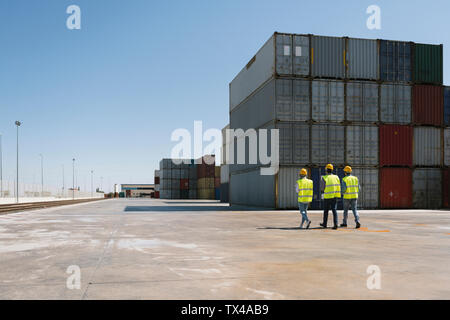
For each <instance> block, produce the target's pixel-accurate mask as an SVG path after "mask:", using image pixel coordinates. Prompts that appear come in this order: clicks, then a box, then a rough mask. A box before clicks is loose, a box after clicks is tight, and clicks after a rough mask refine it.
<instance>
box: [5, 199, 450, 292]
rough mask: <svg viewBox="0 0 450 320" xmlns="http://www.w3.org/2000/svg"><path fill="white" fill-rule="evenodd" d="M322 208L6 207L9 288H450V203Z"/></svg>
mask: <svg viewBox="0 0 450 320" xmlns="http://www.w3.org/2000/svg"><path fill="white" fill-rule="evenodd" d="M339 214H340V215H341V214H342V213H341V212H339ZM310 217H311V219H312V221H313V224H312V229H311V230H300V229H298V224H299V220H300V218H299V214H298V213H297V212H296V211H254V210H237V208H233V209H230V208H229V207H227V206H225V205H223V204H220V203H217V202H215V201H205V200H196V201H192V200H191V201H189V200H138V199H136V200H129V199H114V200H105V201H100V202H94V203H86V204H79V205H70V206H64V207H58V208H50V209H44V210H36V211H27V212H21V213H13V214H7V215H3V216H0V298H1V299H450V269H449V265H450V212H448V211H431V210H396V211H394V210H390V211H361V221H362V224H363V228H361V229H359V230H355V229H353V227H354V223H353V219H351V220H350V223H349V228H347V229H340V230H337V231H334V230H331V229H326V230H324V229H318V228H317V226H318V224H319V222H320V220H321V218H322V215H321V213H320V212H311V213H310ZM329 225H331V217H330V223H329ZM373 265H375V266H377V267H372V268H375V269H370V268H369V266H373ZM70 266H72V267H71V268H69V267H70ZM73 266H75V267H73ZM77 267H79V268H80V279H81V285H80V289H76V288H74V289H69V288H68V287H67V282H69V287H70V285H73V284H76V280H75V281H74V279H76V275H77V274H76V269H77ZM68 268H69V271H70V272H74V270H75V273H70V274H69V273H67V271H68ZM368 268H369V270H376V269H377V268H378V269H379V271H380V273H379V275H380V277H378V273H376V274H375V275H370V274H368V273H367V270H368ZM369 277H371V278H370V280H372V281H369V283H372V284H374V283H377V279H379V280H380V281H379V282H378V283H380V286H381V288H380V289H372V290H369V289H368V286H367V282H368V281H367V280H368V278H369ZM374 279H375V280H374Z"/></svg>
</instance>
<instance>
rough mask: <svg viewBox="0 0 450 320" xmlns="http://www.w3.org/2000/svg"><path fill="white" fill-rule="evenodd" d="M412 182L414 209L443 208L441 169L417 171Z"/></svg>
mask: <svg viewBox="0 0 450 320" xmlns="http://www.w3.org/2000/svg"><path fill="white" fill-rule="evenodd" d="M412 180H413V188H412V190H413V207H414V208H417V209H438V208H440V207H441V206H442V191H441V190H442V189H441V188H442V174H441V170H440V169H431V168H421V169H415V170H414V172H413V179H412Z"/></svg>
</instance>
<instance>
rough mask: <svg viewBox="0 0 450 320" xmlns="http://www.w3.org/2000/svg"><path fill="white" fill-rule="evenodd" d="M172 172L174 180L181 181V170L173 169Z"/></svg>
mask: <svg viewBox="0 0 450 320" xmlns="http://www.w3.org/2000/svg"><path fill="white" fill-rule="evenodd" d="M171 171H172V173H171V174H172V179H176V180H179V179H181V170H180V169H178V168H177V169H172V170H171Z"/></svg>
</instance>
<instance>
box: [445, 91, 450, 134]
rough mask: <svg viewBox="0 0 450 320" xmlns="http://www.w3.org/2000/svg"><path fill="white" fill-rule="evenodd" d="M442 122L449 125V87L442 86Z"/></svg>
mask: <svg viewBox="0 0 450 320" xmlns="http://www.w3.org/2000/svg"><path fill="white" fill-rule="evenodd" d="M444 124H445V125H446V126H450V87H444Z"/></svg>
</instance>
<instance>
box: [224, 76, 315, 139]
mask: <svg viewBox="0 0 450 320" xmlns="http://www.w3.org/2000/svg"><path fill="white" fill-rule="evenodd" d="M309 86H310V81H309V80H304V79H294V80H287V79H272V80H270V81H269V82H268V83H267V84H265V85H264V86H263V87H262V88H260V89H259V90H258V91H257V92H256V93H255V94H254V95H252V96H251V97H250V98H249V99H247V100H246V101H245V102H244V103H242V104H241V105H240V106H239V107H238V108H236V109H234V110H233V111H232V112H231V113H230V128H232V129H237V128H240V129H244V130H246V129H248V128H259V127H261V126H262V125H264V124H266V123H267V122H269V121H272V120H274V119H278V120H298V121H308V120H309V119H310V89H309Z"/></svg>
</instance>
